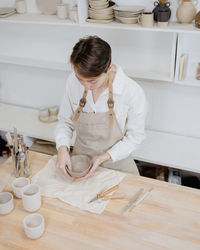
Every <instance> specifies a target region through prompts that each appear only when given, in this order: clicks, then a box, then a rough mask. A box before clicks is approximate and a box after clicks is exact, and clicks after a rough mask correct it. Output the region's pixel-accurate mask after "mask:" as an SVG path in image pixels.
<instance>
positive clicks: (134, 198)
mask: <svg viewBox="0 0 200 250" xmlns="http://www.w3.org/2000/svg"><path fill="white" fill-rule="evenodd" d="M143 190H144V189H143V188H141V189H140V190H139V191H138V192H137V193H136V194H135V195H134V196H133V198H132V199H131V200H130V201H129V202H128V204H127V205H126V206H125V207H124V208H123V210H122V212H121V214H124V213H125V212H126V211H127V210H128V209H129V207H130V206H131V205H132V204H133V202H134V201H135V200H136V199H137V198H138V197H139V196H140V195H141V193H142V192H143Z"/></svg>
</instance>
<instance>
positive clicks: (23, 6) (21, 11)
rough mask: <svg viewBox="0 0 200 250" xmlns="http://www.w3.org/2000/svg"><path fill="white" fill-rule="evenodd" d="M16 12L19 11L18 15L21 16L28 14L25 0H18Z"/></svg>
mask: <svg viewBox="0 0 200 250" xmlns="http://www.w3.org/2000/svg"><path fill="white" fill-rule="evenodd" d="M16 10H17V13H19V14H24V13H26V3H25V1H24V0H18V1H17V2H16Z"/></svg>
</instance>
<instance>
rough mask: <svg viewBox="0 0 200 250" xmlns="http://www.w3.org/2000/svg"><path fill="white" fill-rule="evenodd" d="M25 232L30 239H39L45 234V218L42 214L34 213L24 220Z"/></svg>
mask: <svg viewBox="0 0 200 250" xmlns="http://www.w3.org/2000/svg"><path fill="white" fill-rule="evenodd" d="M23 224H24V232H25V234H26V236H27V237H28V238H30V239H38V238H39V237H40V236H41V235H42V234H43V232H44V227H45V225H44V224H45V223H44V217H43V216H42V215H41V214H38V213H34V214H30V215H27V216H26V217H25V218H24V222H23Z"/></svg>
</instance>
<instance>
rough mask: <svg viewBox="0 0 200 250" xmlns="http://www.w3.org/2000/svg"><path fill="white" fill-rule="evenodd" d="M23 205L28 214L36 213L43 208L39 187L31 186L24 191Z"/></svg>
mask: <svg viewBox="0 0 200 250" xmlns="http://www.w3.org/2000/svg"><path fill="white" fill-rule="evenodd" d="M22 203H23V206H24V209H25V210H26V211H28V212H34V211H36V210H38V209H39V208H40V207H41V194H40V188H39V186H38V185H36V184H29V185H27V186H25V187H24V188H23V189H22Z"/></svg>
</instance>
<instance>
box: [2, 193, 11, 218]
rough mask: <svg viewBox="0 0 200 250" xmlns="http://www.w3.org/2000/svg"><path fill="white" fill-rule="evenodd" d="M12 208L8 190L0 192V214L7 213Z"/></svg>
mask: <svg viewBox="0 0 200 250" xmlns="http://www.w3.org/2000/svg"><path fill="white" fill-rule="evenodd" d="M13 208H14V204H13V195H12V194H11V193H9V192H1V193H0V214H3V215H4V214H8V213H10V212H11V211H12V210H13Z"/></svg>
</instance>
